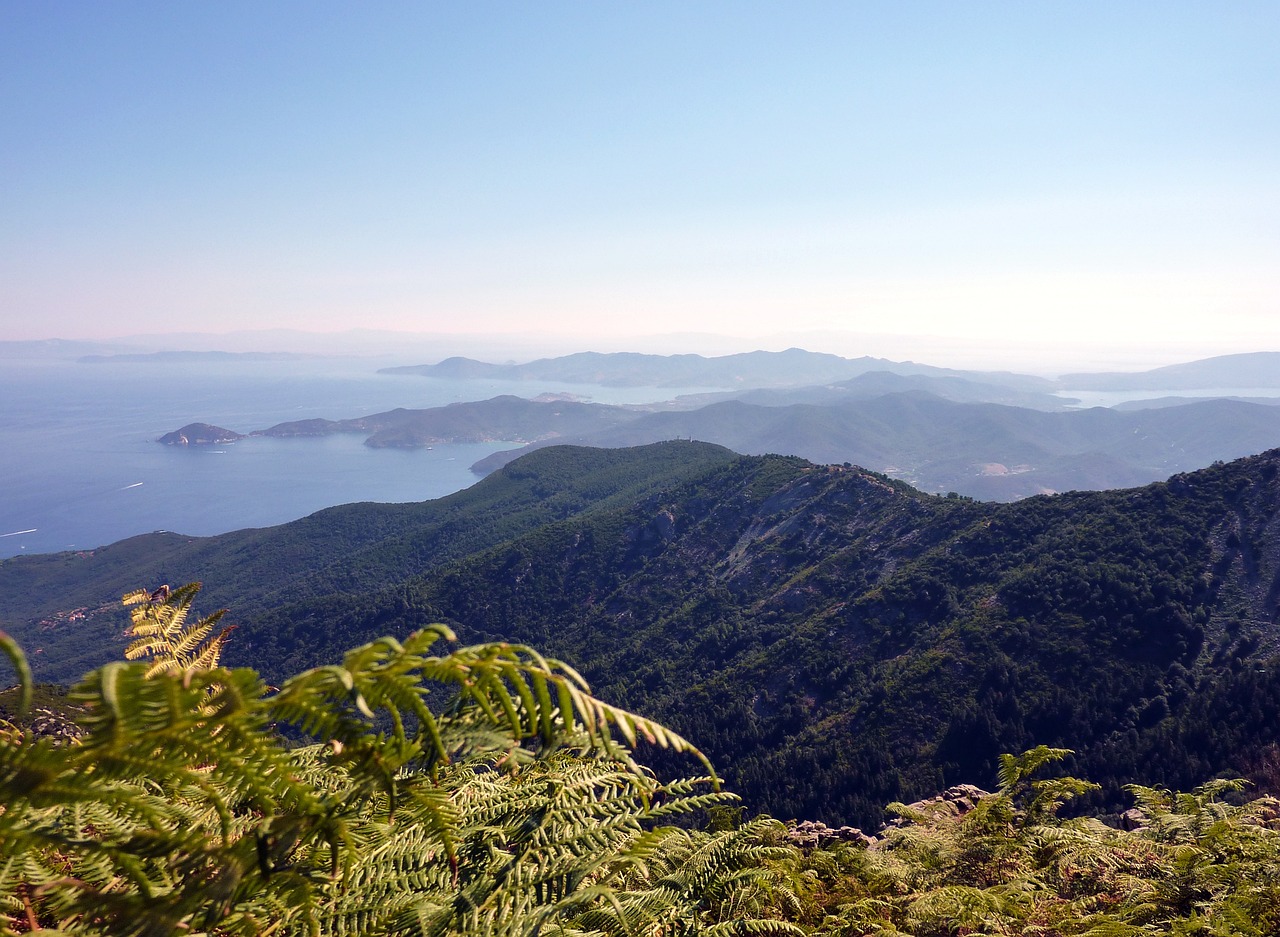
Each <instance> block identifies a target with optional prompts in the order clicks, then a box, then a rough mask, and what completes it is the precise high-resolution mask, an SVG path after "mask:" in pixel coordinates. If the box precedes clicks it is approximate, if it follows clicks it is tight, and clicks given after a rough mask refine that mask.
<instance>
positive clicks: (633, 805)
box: [0, 586, 799, 935]
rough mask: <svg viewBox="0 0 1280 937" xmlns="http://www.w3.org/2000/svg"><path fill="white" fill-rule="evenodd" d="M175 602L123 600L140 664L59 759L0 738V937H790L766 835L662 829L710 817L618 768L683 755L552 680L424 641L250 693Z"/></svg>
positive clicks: (555, 670) (120, 666)
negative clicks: (634, 752)
mask: <svg viewBox="0 0 1280 937" xmlns="http://www.w3.org/2000/svg"><path fill="white" fill-rule="evenodd" d="M196 588H198V587H195V586H188V587H184V588H182V589H178V590H176V591H174V592H172V593H169V592H168V590H159V591H157V592H156V593H152V594H146V593H133V594H131V595H130V596H127V597H126V600H125V601H126V604H129V605H132V606H134V608H133V611H134V622H135V627H134V633H135V635H136V636H137V638H138V640H137V641H136V642H135V643H134V644H133V645H132V646H131V649H130V656H133V657H144V658H146V662H143V663H136V664H127V663H123V662H118V663H113V664H109V665H107V666H106V667H104V668H102V669H100V670H98V671H95V672H94V673H92V674H90V675H89V677H87V678H86V679H85V680H84V681H83V682H82V683H81V684H80V686H79V687H78V688H77V689H76V691H75V694H74V698H75V700H76V702H77V703H78V704H79V705H80V706H81V707H82V710H83V715H82V718H81V726H82V728H83V735H82V737H80V738H79V739H77V740H74V741H69V742H68V741H65V740H52V739H48V738H42V737H38V736H36V735H35V734H34V733H32V732H31V731H30V730H21V729H18V728H16V727H13V726H10V727H8V728H7V729H6V730H5V731H4V732H3V733H0V802H2V803H3V807H2V808H0V915H3V916H2V917H0V933H4V934H14V933H24V932H29V931H44V932H55V931H56V932H58V933H66V934H145V935H152V934H154V935H161V934H164V935H168V934H173V933H178V932H185V933H216V934H266V933H280V934H290V933H309V934H322V933H323V934H372V933H406V934H435V935H440V934H449V933H467V934H471V933H492V934H533V933H538V932H540V931H544V930H545V931H546V932H548V933H588V932H589V933H597V934H630V933H636V932H638V931H644V932H670V933H683V932H691V931H692V930H697V931H699V932H705V933H707V934H712V935H714V934H722V933H723V934H728V933H734V934H739V933H760V934H786V933H788V932H791V933H799V930H798V929H797V928H795V927H793V926H789V925H786V924H784V923H782V922H781V921H778V920H772V919H771V917H776V915H771V912H772V911H773V909H772V907H771V905H770V904H769V889H768V887H767V886H768V885H769V883H770V881H771V880H772V879H773V878H774V877H776V876H775V872H774V871H773V870H772V869H771V868H770V867H769V866H767V865H765V861H766V860H768V859H772V858H777V857H779V856H780V855H781V853H782V852H784V850H780V849H778V848H774V847H771V846H769V845H767V844H766V843H765V839H766V838H767V833H768V831H769V828H770V827H776V826H777V824H774V823H771V822H770V821H767V820H760V821H756V822H754V823H752V824H748V825H746V826H744V827H743V828H741V829H738V830H727V831H723V832H719V833H706V834H696V833H692V832H689V831H686V830H684V829H681V828H678V827H675V826H671V825H663V823H664V821H669V820H670V819H672V818H677V817H680V816H683V815H687V814H689V813H691V812H693V811H696V810H702V809H705V808H707V807H712V806H716V805H721V804H724V803H726V802H727V801H728V800H730V799H731V798H730V797H729V795H726V794H722V793H719V792H717V791H716V790H715V788H716V783H715V778H714V775H712V774H708V775H707V776H706V777H702V778H695V779H686V780H677V781H673V782H667V783H663V782H660V781H658V780H657V779H656V778H655V777H654V775H653V774H652V773H650V772H648V771H646V770H645V769H643V768H642V767H640V766H639V765H638V764H637V763H636V762H635V761H634V760H633V759H632V757H631V751H630V748H629V747H628V746H629V745H634V744H635V743H636V742H637V740H647V741H648V742H649V743H652V744H657V745H660V746H664V747H667V748H670V749H673V750H676V751H683V752H687V753H690V754H692V755H694V756H695V757H697V756H699V753H698V751H697V750H696V749H695V748H693V746H691V745H689V744H688V743H687V742H685V741H684V740H683V739H681V738H680V737H679V736H676V735H674V734H673V733H671V732H669V731H667V730H666V729H664V728H663V727H662V726H660V725H658V724H656V723H654V722H651V721H649V720H647V719H644V718H641V717H639V716H634V715H632V714H630V713H627V712H625V711H623V710H620V709H617V708H615V707H612V706H609V705H607V704H605V703H603V702H601V701H600V700H598V699H596V698H594V697H592V696H591V695H590V694H589V693H588V692H587V689H586V686H585V684H584V683H583V682H582V680H581V678H579V677H578V676H577V675H576V674H575V673H574V672H573V671H572V670H571V669H570V668H568V667H566V666H564V665H561V664H559V663H557V662H555V661H551V660H547V659H544V658H542V657H541V656H539V655H538V654H536V653H535V652H533V651H531V650H529V649H527V648H522V647H516V646H510V645H500V644H490V645H483V646H478V647H470V648H455V649H452V650H450V651H448V652H447V653H445V654H442V655H436V654H433V653H431V652H432V651H433V650H434V649H435V646H436V645H437V644H438V643H439V642H442V641H450V640H452V635H451V634H450V633H449V631H448V629H446V628H443V627H434V628H428V629H424V630H423V631H421V632H418V633H416V634H414V635H412V636H410V637H409V638H407V639H406V640H405V641H404V642H399V641H396V640H393V639H390V638H384V639H382V640H380V641H376V642H374V643H372V644H369V645H366V646H364V647H361V648H358V649H356V650H354V651H352V652H350V653H349V654H347V655H346V657H345V659H344V661H343V663H342V665H340V666H327V667H322V668H318V669H315V670H312V671H308V672H306V673H303V674H300V675H298V676H296V677H294V678H292V679H290V680H288V681H286V682H285V683H284V684H283V685H282V686H281V687H280V688H279V689H278V690H274V689H270V688H268V687H267V686H265V685H264V684H263V682H262V681H261V680H260V679H259V677H258V676H257V674H255V673H254V672H253V671H251V670H247V669H234V670H233V669H228V668H225V667H222V666H220V665H219V662H218V651H219V646H220V641H221V637H222V635H221V634H218V635H214V634H212V631H211V628H212V622H210V621H209V620H208V619H204V620H201V621H198V622H195V623H192V624H187V623H186V621H187V616H188V611H189V609H190V604H191V601H192V599H193V597H194V595H195V592H196ZM143 596H146V598H143ZM2 643H3V646H4V648H5V650H6V652H7V653H8V654H9V655H10V657H11V658H12V659H13V661H14V662H15V663H16V664H17V666H18V668H19V672H20V675H21V676H22V678H23V679H22V680H21V683H22V685H23V686H24V687H28V686H29V683H30V679H29V676H30V675H29V672H28V671H26V669H25V662H24V659H23V657H22V655H21V653H20V651H18V649H17V648H16V646H15V645H14V644H13V643H12V641H11V640H10V639H8V638H7V637H5V638H4V639H3V642H2ZM445 690H449V691H451V693H447V694H445V695H446V699H447V701H446V702H445V703H444V705H443V706H442V707H440V708H438V709H436V710H433V709H431V708H429V707H428V706H427V699H428V697H429V696H430V697H432V698H434V697H435V696H437V695H440V694H441V693H442V692H443V691H445ZM615 732H616V733H617V734H618V735H620V736H621V737H622V738H623V739H624V740H625V741H626V743H627V744H626V745H624V744H623V743H622V742H620V741H618V740H617V739H616V738H615V736H614V733H615ZM297 734H301V735H304V736H306V737H307V738H308V741H309V744H303V745H300V746H299V745H294V744H291V743H290V742H288V741H287V740H286V739H287V738H288V737H289V736H290V735H297ZM704 764H705V760H704Z"/></svg>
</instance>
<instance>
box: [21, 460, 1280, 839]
mask: <svg viewBox="0 0 1280 937" xmlns="http://www.w3.org/2000/svg"><path fill="white" fill-rule="evenodd" d="M1277 508H1280V456H1278V455H1277V453H1267V454H1264V455H1262V456H1257V457H1253V458H1250V459H1246V460H1241V461H1240V462H1236V463H1230V464H1225V465H1218V466H1213V467H1211V468H1208V469H1205V470H1203V471H1200V472H1196V473H1193V474H1188V475H1182V476H1175V477H1173V478H1171V479H1170V480H1169V481H1168V482H1164V483H1160V484H1157V485H1151V486H1148V487H1145V488H1141V489H1133V490H1126V491H1113V492H1094V493H1082V492H1078V493H1072V494H1066V495H1061V496H1056V497H1041V498H1030V499H1027V500H1025V501H1021V502H1018V503H1016V504H1011V505H995V504H984V503H979V502H972V501H967V500H964V499H961V498H937V497H930V496H926V495H922V494H921V493H919V492H917V491H914V490H912V489H910V488H909V487H907V486H905V485H903V484H901V483H896V482H893V481H891V480H889V479H887V478H885V477H884V476H879V475H876V474H874V473H869V472H865V471H863V470H860V469H857V468H854V467H842V466H814V465H812V464H810V463H807V462H804V461H803V460H800V459H796V458H790V457H783V456H764V457H751V458H748V457H733V456H732V455H731V454H729V453H726V452H725V451H724V450H718V449H714V448H711V447H703V446H699V445H697V444H692V443H668V444H665V445H663V446H661V447H656V448H654V449H652V450H651V449H648V448H646V449H641V450H635V451H631V452H607V453H601V452H598V451H592V450H577V449H569V448H566V449H547V450H543V451H541V452H538V453H535V454H534V455H533V456H531V457H530V458H528V459H524V460H520V461H518V462H516V463H513V464H512V465H511V466H509V467H507V468H506V469H504V470H503V472H502V473H499V474H497V475H495V476H493V477H491V478H490V479H486V481H485V482H483V483H481V484H480V485H477V486H476V488H475V489H474V490H472V491H470V492H464V493H461V494H460V495H458V496H455V497H453V498H451V499H444V500H443V501H441V502H437V503H433V504H432V505H429V506H428V505H415V506H406V507H405V508H403V509H402V510H403V512H404V513H399V512H397V511H396V510H393V509H392V507H391V506H349V507H347V508H344V509H338V510H336V511H334V512H324V513H323V514H321V515H317V516H316V517H315V518H310V519H307V521H304V522H300V523H299V524H297V525H286V526H285V527H282V528H277V529H274V530H272V531H262V532H241V533H239V534H237V535H234V536H228V537H227V538H218V539H217V540H216V541H210V542H208V543H205V544H203V545H202V544H199V543H197V544H191V545H186V544H183V545H181V547H180V548H175V550H177V551H178V552H175V553H170V554H166V556H165V558H163V559H162V560H161V561H157V562H152V563H149V564H148V563H146V562H138V563H137V564H136V565H132V566H130V565H129V564H122V565H117V566H115V567H111V568H113V569H115V570H116V571H119V569H120V568H125V567H127V568H129V569H131V570H132V572H130V573H129V578H128V579H127V580H126V581H144V582H145V581H153V582H154V581H169V582H181V581H186V580H185V578H180V577H184V576H188V575H194V574H195V573H196V570H195V569H191V568H190V566H191V565H193V564H194V563H195V562H196V561H197V560H198V559H200V558H201V557H205V558H209V559H211V560H216V566H215V572H214V573H211V575H216V582H215V583H211V586H210V589H209V592H210V593H212V594H213V599H214V601H216V602H217V603H218V604H226V603H227V602H229V601H231V600H232V599H233V597H234V596H233V594H234V590H235V588H236V587H237V585H238V584H241V583H243V585H244V589H245V590H246V598H245V600H244V605H243V607H244V609H245V610H244V611H243V612H242V613H240V614H239V615H238V616H237V624H238V625H239V629H238V630H237V631H236V633H235V640H234V641H233V642H232V643H231V645H230V646H229V647H228V649H227V652H226V653H227V660H228V661H229V662H231V663H234V664H237V665H247V666H251V667H253V668H254V669H255V670H257V671H258V672H260V673H261V674H262V676H263V677H264V679H266V680H268V681H269V682H272V683H275V684H280V683H282V682H283V681H284V680H285V679H287V678H288V677H289V676H290V675H292V674H295V673H297V672H299V671H302V670H306V669H308V668H313V667H315V666H317V665H318V664H321V663H323V662H327V661H333V660H339V659H341V655H342V654H343V653H344V651H345V650H346V649H347V648H350V647H353V646H356V645H360V644H363V643H366V642H369V641H371V640H374V639H376V638H378V637H379V636H380V635H385V634H392V635H396V636H404V635H407V634H409V633H412V632H413V631H415V630H418V629H421V628H423V627H425V626H427V625H429V624H432V623H433V622H445V623H447V624H448V625H449V627H450V628H451V629H453V631H454V632H455V633H457V634H458V635H460V636H461V637H462V639H463V640H464V641H465V642H467V643H483V642H491V641H509V642H514V643H521V644H527V645H531V646H535V647H539V648H541V649H543V650H544V651H545V652H546V653H549V654H552V655H554V656H556V657H558V658H560V659H563V660H571V661H573V662H574V664H575V666H576V667H578V668H579V669H580V671H581V672H582V673H583V674H584V675H585V676H586V678H587V679H588V680H589V681H590V683H591V685H592V687H593V688H595V690H596V691H597V692H599V693H600V694H601V695H602V696H605V697H606V698H608V699H610V700H612V701H614V702H615V703H617V704H618V705H621V706H624V707H626V708H628V709H630V710H633V711H636V712H644V713H646V714H649V715H650V716H652V717H653V718H656V719H658V720H660V721H661V722H662V723H663V724H665V725H668V726H670V727H671V728H672V729H673V730H674V731H676V732H679V733H680V734H681V735H683V736H684V737H686V738H696V739H698V740H699V743H700V745H701V746H702V747H703V749H704V751H705V752H706V753H707V755H708V756H709V757H710V758H711V759H712V761H713V762H714V763H715V764H717V765H719V766H721V767H722V769H723V771H724V774H725V777H726V781H727V783H728V784H729V786H730V787H731V788H732V789H734V790H735V791H737V792H738V793H739V794H741V795H742V797H743V798H744V803H745V804H746V806H747V807H748V809H749V810H752V811H767V812H769V813H771V814H773V815H775V816H780V817H806V818H809V819H812V820H821V821H823V822H827V823H832V824H843V823H852V824H856V825H859V826H862V827H866V828H873V827H874V826H875V825H877V824H878V823H879V822H880V820H881V818H882V811H883V805H884V804H885V803H887V802H890V801H904V802H909V801H912V800H916V799H918V798H920V797H923V796H925V795H927V794H929V793H931V792H933V791H936V790H939V789H942V788H946V787H948V786H950V785H954V784H959V783H975V784H986V783H989V781H988V779H990V778H991V777H992V776H993V775H994V774H995V772H996V771H997V770H998V766H999V756H1000V754H1001V753H1002V752H1016V751H1023V750H1026V749H1028V748H1031V747H1032V746H1034V745H1036V744H1039V743H1044V744H1047V745H1050V746H1053V747H1056V748H1069V749H1072V750H1073V751H1074V752H1075V754H1074V755H1072V756H1071V758H1070V759H1069V762H1068V764H1067V765H1066V766H1065V767H1066V768H1067V769H1069V770H1070V771H1072V772H1074V773H1077V774H1079V775H1081V776H1086V777H1089V778H1091V779H1092V780H1094V781H1095V782H1096V783H1097V784H1098V785H1099V789H1098V790H1096V791H1092V792H1089V793H1087V794H1084V795H1082V797H1081V801H1082V803H1081V804H1080V805H1079V806H1078V807H1077V809H1081V810H1092V811H1097V812H1100V813H1103V814H1118V813H1119V812H1120V811H1122V810H1124V809H1125V808H1126V807H1127V806H1128V802H1129V800H1128V795H1127V793H1126V791H1125V789H1124V787H1125V785H1126V784H1128V783H1131V782H1132V781H1133V780H1134V779H1140V780H1142V781H1143V783H1147V784H1151V785H1153V786H1161V787H1168V788H1170V789H1175V790H1177V789H1181V790H1190V789H1193V788H1195V787H1196V786H1198V785H1201V784H1203V783H1205V782H1207V781H1210V780H1212V779H1214V778H1220V777H1245V778H1248V779H1250V780H1251V781H1253V782H1254V783H1255V784H1256V785H1257V787H1256V790H1257V791H1258V792H1259V793H1276V792H1277V791H1280V749H1278V748H1277V739H1276V737H1275V720H1274V713H1275V712H1276V711H1277V709H1280V658H1277V654H1278V653H1280V642H1277V640H1276V637H1275V636H1276V634H1277V630H1276V629H1277V624H1278V622H1277V614H1278V613H1277V606H1276V599H1275V597H1276V588H1275V583H1276V582H1277V581H1280V510H1277ZM384 534H385V536H384ZM344 544H345V545H347V546H349V548H350V549H349V551H348V552H347V553H346V554H345V555H344V553H343V549H344ZM120 549H121V550H125V549H127V546H126V545H121V547H120ZM183 551H186V552H183ZM205 551H207V552H205ZM179 554H180V555H181V556H182V561H181V563H180V562H178V560H177V559H176V557H177V556H178V555H179ZM112 555H117V554H115V550H114V548H113V550H112V551H103V555H102V556H94V557H91V558H85V559H82V558H78V557H75V558H72V557H67V556H63V557H59V558H23V560H22V561H13V562H11V563H7V564H0V594H4V593H7V594H14V593H16V592H18V591H20V589H27V590H29V594H30V595H32V596H33V600H35V599H38V598H39V597H40V596H45V597H46V601H56V599H54V598H49V597H50V596H54V597H56V596H58V595H60V594H64V593H63V591H62V589H61V586H60V585H59V583H60V582H62V581H63V580H59V579H58V578H57V575H55V573H56V572H57V570H56V569H55V567H58V566H59V565H61V566H62V567H63V568H64V569H74V568H79V567H77V564H84V566H83V568H86V569H93V570H95V573H94V575H95V577H99V579H101V580H102V581H105V579H106V577H107V570H108V564H107V563H106V562H105V561H106V560H108V559H109V558H110V556H112ZM135 559H136V557H135ZM100 560H102V561H103V563H102V565H98V564H99V561H100ZM26 570H33V571H38V572H39V573H40V575H39V576H35V577H25V572H24V571H26ZM158 576H163V577H164V578H163V579H159V580H157V578H154V577H158ZM143 577H146V578H143ZM5 583H13V584H14V587H13V588H12V589H7V588H6V586H5ZM22 584H25V585H22ZM113 594H114V593H109V594H108V595H107V596H106V597H105V598H102V599H99V600H98V601H101V602H105V601H106V600H107V599H109V598H111V596H112V595H113ZM237 605H240V602H239V601H238V600H237ZM111 614H112V615H114V616H116V617H108V616H106V615H105V614H104V615H103V616H102V617H100V618H98V619H97V620H96V621H94V622H90V621H88V620H86V621H84V622H68V623H65V624H64V623H63V622H62V621H60V620H59V621H57V622H54V623H53V624H52V625H46V624H42V623H41V622H42V621H43V619H38V620H35V621H32V620H31V619H28V620H26V621H22V620H19V621H15V623H14V634H15V635H16V636H18V637H20V639H21V640H22V642H23V644H24V646H25V647H26V648H27V649H28V651H29V653H30V657H31V661H32V667H33V669H34V670H35V673H36V676H37V677H38V678H39V679H41V680H48V679H50V675H51V668H52V667H56V666H61V667H62V668H63V669H64V670H65V668H66V666H67V665H66V664H65V663H63V662H64V661H71V662H73V663H74V662H76V661H80V660H82V659H83V658H82V656H81V655H87V654H89V653H91V652H95V653H101V652H102V649H103V648H105V649H106V650H107V652H109V653H115V654H118V653H120V651H121V650H123V645H124V641H123V640H122V639H120V638H119V637H118V634H119V632H120V631H122V630H123V627H124V626H125V625H126V624H127V621H126V620H125V619H124V616H123V613H121V612H120V611H119V609H118V606H117V607H116V609H115V610H114V611H113V612H112V613H111ZM96 663H97V662H95V665H96ZM84 669H89V668H88V667H85V668H84ZM81 672H83V671H81ZM665 758H666V756H665V755H658V756H656V758H655V759H654V760H655V761H656V762H657V763H658V767H661V768H663V769H664V770H665V768H666V763H665Z"/></svg>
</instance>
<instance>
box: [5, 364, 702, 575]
mask: <svg viewBox="0 0 1280 937" xmlns="http://www.w3.org/2000/svg"><path fill="white" fill-rule="evenodd" d="M388 363H405V362H387V361H383V360H371V359H368V358H292V357H291V358H273V359H269V360H261V359H258V360H241V359H238V358H236V359H223V360H198V361H192V360H182V361H169V360H165V359H164V358H156V359H150V360H146V361H143V362H138V361H129V362H124V361H108V362H102V363H84V362H79V361H71V360H39V359H7V360H0V559H2V558H6V557H12V556H17V555H21V554H30V553H50V552H56V551H63V550H92V549H95V548H96V547H99V546H102V545H104V544H108V543H113V542H115V541H117V540H121V539H124V538H126V537H131V536H134V535H137V534H141V533H147V532H149V531H156V530H168V531H173V532H176V533H181V534H187V535H194V536H205V535H211V534H218V533H223V532H226V531H229V530H236V529H239V528H244V527H267V526H272V525H275V524H281V523H284V522H286V521H290V520H294V519H296V518H300V517H305V516H306V515H308V514H311V513H313V512H315V511H318V510H320V509H322V508H326V507H330V506H332V505H337V504H347V503H351V502H359V501H377V502H390V503H401V502H411V501H424V500H429V499H432V498H439V497H442V496H444V495H447V494H450V493H452V492H455V491H458V490H461V489H463V488H466V487H468V486H469V485H472V484H474V483H475V482H476V481H477V480H478V477H477V476H476V475H475V474H473V473H472V472H471V470H470V466H471V465H472V464H473V463H474V462H476V461H477V460H479V459H481V458H483V457H484V456H486V455H488V454H489V453H491V452H494V451H496V450H501V449H511V448H515V447H516V446H517V445H518V443H513V442H502V441H496V442H492V443H480V444H465V445H446V444H441V445H436V446H434V447H432V448H430V449H412V450H409V449H373V448H370V447H368V446H365V445H364V436H363V435H361V434H337V435H333V436H327V437H320V438H301V439H271V438H266V437H250V438H248V439H241V440H238V441H237V442H234V443H230V444H227V445H219V446H211V447H190V448H187V447H179V446H164V445H160V444H158V443H157V442H156V440H157V439H158V438H159V437H160V436H162V435H164V434H165V433H167V432H170V431H171V430H175V429H178V428H179V427H181V426H184V425H186V424H187V423H192V422H201V423H212V424H214V425H216V426H221V427H225V428H227V429H232V430H235V431H237V432H240V433H248V432H249V431H251V430H257V429H265V428H267V427H269V426H273V425H275V424H276V423H282V422H285V421H288V420H301V419H309V418H312V417H323V418H327V419H346V418H350V417H357V416H364V415H367V414H371V413H378V412H381V411H385V410H390V409H393V408H395V407H409V408H420V407H435V406H442V405H444V404H448V403H452V402H455V401H464V400H483V399H487V398H489V397H494V396H497V395H499V394H515V395H517V396H521V397H534V396H537V395H538V394H541V393H572V394H574V395H576V396H578V397H580V398H585V399H589V400H593V401H596V402H600V403H649V402H656V401H661V400H667V399H671V398H672V397H674V396H676V395H678V394H683V393H699V392H702V391H705V390H707V388H674V389H673V388H662V389H658V388H644V387H639V388H636V387H627V388H616V387H599V386H595V385H580V384H576V385H564V384H556V383H550V382H536V381H521V382H505V381H492V380H478V381H476V380H473V381H453V380H440V379H435V378H427V377H419V376H415V375H389V374H379V373H377V370H378V368H379V367H382V366H385V365H386V364H388Z"/></svg>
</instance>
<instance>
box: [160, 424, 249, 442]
mask: <svg viewBox="0 0 1280 937" xmlns="http://www.w3.org/2000/svg"><path fill="white" fill-rule="evenodd" d="M237 439H244V434H243V433H237V432H236V431H235V430H232V429H225V428H223V427H221V426H214V425H213V424H212V423H188V424H187V425H186V426H184V427H182V428H181V429H175V430H174V431H173V432H172V433H165V434H164V435H163V436H161V437H160V438H159V439H157V440H156V442H159V443H164V445H166V446H219V445H222V444H224V443H229V442H235V441H236V440H237Z"/></svg>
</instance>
